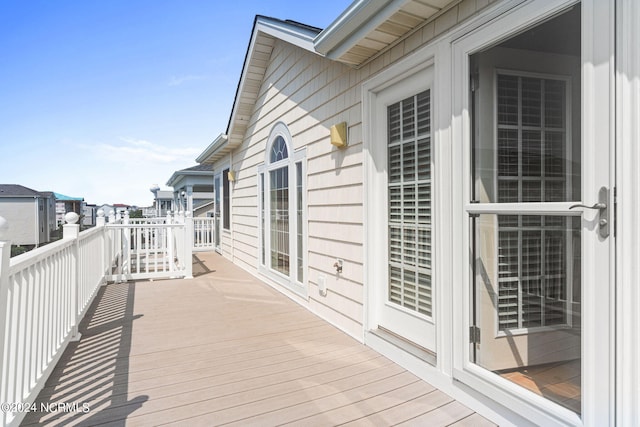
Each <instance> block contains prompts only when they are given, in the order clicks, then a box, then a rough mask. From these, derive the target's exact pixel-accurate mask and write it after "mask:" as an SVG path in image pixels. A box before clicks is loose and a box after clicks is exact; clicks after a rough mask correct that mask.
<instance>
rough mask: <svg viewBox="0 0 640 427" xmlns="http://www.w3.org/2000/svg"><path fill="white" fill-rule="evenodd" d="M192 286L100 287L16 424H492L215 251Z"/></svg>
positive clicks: (200, 262) (203, 259)
mask: <svg viewBox="0 0 640 427" xmlns="http://www.w3.org/2000/svg"><path fill="white" fill-rule="evenodd" d="M194 276H196V277H195V278H194V279H192V280H158V281H139V282H129V283H116V284H111V285H107V286H104V287H102V288H101V289H100V293H99V295H98V296H97V297H96V300H95V302H94V304H93V306H92V307H91V308H90V310H89V312H88V314H87V316H86V317H85V319H84V320H83V322H82V324H81V327H80V330H81V333H82V338H81V340H80V341H79V342H76V343H72V344H71V345H70V346H69V347H68V348H67V351H66V352H65V353H64V355H63V356H62V359H61V360H60V362H59V363H58V365H57V366H56V368H55V370H54V372H53V374H52V375H51V377H50V378H49V380H48V381H47V384H46V386H45V388H44V389H43V390H42V391H41V393H40V395H39V396H38V399H37V402H36V404H37V406H38V407H39V408H40V405H41V403H42V404H44V405H48V404H53V406H52V407H51V408H52V409H53V408H59V409H60V410H56V411H54V410H51V411H50V412H32V413H29V414H28V415H27V416H26V417H25V419H24V421H23V423H22V425H85V426H89V425H90V426H95V425H104V426H123V425H127V426H149V425H165V424H169V425H171V424H172V425H189V426H197V425H206V426H211V425H227V424H235V425H242V426H246V425H259V426H266V425H281V424H288V423H290V424H294V425H341V424H352V425H371V426H380V425H397V424H406V425H429V426H439V425H443V426H444V425H455V426H485V425H493V424H491V423H489V422H488V421H487V420H485V419H484V418H482V417H481V416H479V415H478V414H475V413H474V412H473V411H471V410H470V409H468V408H466V407H465V406H463V405H462V404H460V403H459V402H457V401H455V400H453V399H452V398H450V397H449V396H447V395H446V394H444V393H442V392H441V391H439V390H437V389H435V388H434V387H432V386H431V385H429V384H428V383H426V382H424V381H421V380H419V379H418V378H417V377H415V376H414V375H412V374H411V373H409V372H407V371H406V370H404V369H403V368H401V367H399V366H398V365H396V364H394V363H392V362H391V361H389V360H388V359H386V358H385V357H383V356H381V355H379V354H378V353H376V352H375V351H373V350H372V349H370V348H368V347H366V346H364V345H362V344H360V343H359V342H357V341H356V340H354V339H352V338H351V337H349V336H347V335H345V334H344V333H342V332H341V331H339V330H337V329H336V328H334V327H333V326H331V325H329V324H328V323H326V322H324V321H323V320H321V319H319V318H318V317H316V316H315V315H313V314H312V313H310V312H309V311H307V310H306V309H304V308H302V307H300V306H298V305H297V304H295V303H294V302H292V301H290V300H289V299H288V298H286V297H285V296H283V295H281V294H280V293H279V292H277V291H275V290H274V289H272V288H270V287H269V286H267V285H265V284H263V283H261V282H260V281H259V280H257V279H256V278H255V277H253V276H251V275H250V274H248V273H246V272H245V271H243V270H241V269H239V268H238V267H237V266H235V265H233V264H231V263H230V262H228V261H227V260H225V259H224V258H222V257H221V256H219V255H217V254H215V253H198V254H197V255H196V258H195V264H194ZM73 403H77V404H78V409H79V411H69V407H67V408H66V409H64V408H61V407H58V406H57V405H58V404H73ZM83 404H88V409H89V410H88V412H86V413H84V412H82V411H81V410H82V408H83Z"/></svg>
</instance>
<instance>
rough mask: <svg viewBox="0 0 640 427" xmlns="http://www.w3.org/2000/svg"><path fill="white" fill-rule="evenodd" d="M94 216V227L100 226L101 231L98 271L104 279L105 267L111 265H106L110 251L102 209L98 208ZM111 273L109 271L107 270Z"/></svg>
mask: <svg viewBox="0 0 640 427" xmlns="http://www.w3.org/2000/svg"><path fill="white" fill-rule="evenodd" d="M97 215H98V216H97V217H96V227H102V231H101V232H100V242H101V244H100V247H101V248H102V254H101V255H102V256H101V257H100V263H101V264H100V271H101V272H102V278H103V281H104V275H105V274H107V269H108V268H109V267H111V266H110V265H108V262H109V261H108V259H109V253H110V252H111V247H110V246H108V245H107V242H108V240H107V235H106V234H105V233H106V232H107V228H106V227H105V224H106V218H105V216H104V209H98V212H97ZM108 273H109V274H111V272H110V271H109V272H108Z"/></svg>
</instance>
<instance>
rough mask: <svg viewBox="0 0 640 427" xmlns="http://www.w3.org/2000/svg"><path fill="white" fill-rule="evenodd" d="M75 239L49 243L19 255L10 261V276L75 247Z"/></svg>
mask: <svg viewBox="0 0 640 427" xmlns="http://www.w3.org/2000/svg"><path fill="white" fill-rule="evenodd" d="M74 242H75V239H62V240H58V241H57V242H53V243H49V244H48V245H46V246H41V247H39V248H35V249H33V250H31V251H29V252H25V253H23V254H20V255H17V256H15V257H13V258H10V260H9V274H10V275H11V274H14V273H15V272H16V271H20V270H24V269H25V268H27V267H30V266H32V265H33V264H36V263H38V262H40V261H42V260H43V259H46V258H48V257H50V256H51V255H54V254H55V253H57V252H60V251H62V250H63V249H66V248H68V247H69V246H71V245H73V244H74Z"/></svg>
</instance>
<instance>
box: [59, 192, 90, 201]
mask: <svg viewBox="0 0 640 427" xmlns="http://www.w3.org/2000/svg"><path fill="white" fill-rule="evenodd" d="M53 195H54V196H55V197H56V200H60V201H63V202H65V201H79V202H81V201H83V200H84V198H83V197H71V196H65V195H64V194H60V193H55V192H54V193H53Z"/></svg>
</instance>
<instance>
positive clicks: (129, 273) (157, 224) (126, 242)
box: [107, 215, 193, 281]
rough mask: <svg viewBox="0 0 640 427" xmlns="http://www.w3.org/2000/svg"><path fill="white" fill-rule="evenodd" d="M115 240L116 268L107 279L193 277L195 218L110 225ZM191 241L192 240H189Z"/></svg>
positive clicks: (126, 222) (146, 220) (160, 219)
mask: <svg viewBox="0 0 640 427" xmlns="http://www.w3.org/2000/svg"><path fill="white" fill-rule="evenodd" d="M107 229H108V231H109V234H110V235H111V236H112V238H113V239H114V241H118V242H120V246H119V247H114V250H116V251H117V253H115V254H114V255H115V259H116V268H115V269H114V270H113V272H112V273H111V275H110V276H108V280H113V281H124V280H139V279H153V278H165V277H175V278H177V277H192V276H191V274H192V260H191V253H192V247H193V243H192V242H191V239H189V236H193V231H191V230H192V229H193V219H192V218H190V217H189V216H186V217H184V216H181V215H176V216H175V217H171V216H170V215H167V217H166V218H152V219H145V220H138V219H136V220H133V221H132V220H131V219H129V218H127V217H125V219H124V220H123V222H122V223H117V224H108V225H107ZM188 239H189V241H187V240H188Z"/></svg>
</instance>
